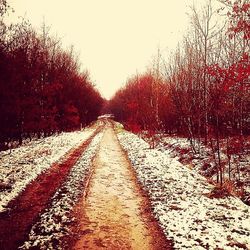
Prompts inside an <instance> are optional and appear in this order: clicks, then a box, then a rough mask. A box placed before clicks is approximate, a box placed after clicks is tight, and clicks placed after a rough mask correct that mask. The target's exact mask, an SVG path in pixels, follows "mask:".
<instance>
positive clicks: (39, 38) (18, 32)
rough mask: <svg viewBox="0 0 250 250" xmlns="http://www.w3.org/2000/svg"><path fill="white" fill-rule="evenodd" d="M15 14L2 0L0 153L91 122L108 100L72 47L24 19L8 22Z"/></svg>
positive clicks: (47, 28) (0, 33)
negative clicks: (64, 45) (104, 98)
mask: <svg viewBox="0 0 250 250" xmlns="http://www.w3.org/2000/svg"><path fill="white" fill-rule="evenodd" d="M11 11H13V10H12V9H11V7H10V6H9V5H8V3H7V1H6V0H1V1H0V76H1V77H0V117H1V122H0V150H3V149H7V148H9V147H13V145H16V144H19V145H21V144H22V141H23V140H24V139H32V138H40V137H44V136H49V135H52V134H54V133H58V132H61V131H72V130H76V129H80V128H82V127H85V126H86V125H88V124H90V122H92V121H93V120H95V119H96V118H97V116H98V115H99V112H100V109H101V107H102V103H103V98H102V97H101V95H100V93H99V92H98V91H97V89H96V88H95V86H94V85H93V83H92V82H91V79H90V77H89V74H88V72H87V71H82V70H81V65H80V62H79V60H78V55H77V53H76V52H75V51H74V49H73V47H70V48H68V49H64V48H63V47H62V44H61V41H60V39H59V38H57V37H56V36H52V35H51V34H50V29H49V27H47V26H46V25H45V24H43V25H41V29H40V30H39V31H36V30H35V29H34V28H33V27H32V26H31V24H30V23H29V21H28V20H25V19H24V18H23V19H22V21H21V22H20V23H18V24H8V22H7V21H6V18H7V16H8V13H9V12H11Z"/></svg>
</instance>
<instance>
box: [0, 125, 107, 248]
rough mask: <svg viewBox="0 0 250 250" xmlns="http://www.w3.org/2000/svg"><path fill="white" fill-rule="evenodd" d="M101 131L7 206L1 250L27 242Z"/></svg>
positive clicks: (0, 224) (0, 225) (1, 220)
mask: <svg viewBox="0 0 250 250" xmlns="http://www.w3.org/2000/svg"><path fill="white" fill-rule="evenodd" d="M102 128H103V126H100V127H98V128H97V129H96V130H95V132H94V133H93V134H92V135H91V136H90V137H89V138H88V139H87V140H86V141H84V142H83V143H82V144H81V145H80V146H78V147H77V148H74V149H72V150H70V152H69V153H67V154H66V155H65V157H64V159H63V160H61V161H60V162H57V163H54V164H52V166H51V168H50V169H48V170H47V171H46V172H45V173H43V174H41V175H39V176H38V177H37V178H36V180H34V181H33V182H32V183H30V184H29V185H28V186H27V187H26V189H25V190H24V191H23V192H22V193H21V194H20V195H19V196H18V197H17V198H16V199H15V200H13V201H12V202H10V204H9V206H8V207H9V212H8V213H4V214H3V213H2V214H0V249H1V250H12V249H13V250H14V249H17V248H18V246H20V245H21V244H22V243H23V242H24V241H25V240H26V239H27V237H28V233H29V231H30V229H31V227H32V225H33V224H34V223H36V221H37V220H38V217H39V215H40V214H41V213H42V212H43V211H44V210H45V208H46V207H47V206H48V205H49V203H50V202H51V197H52V196H53V195H54V194H55V192H56V190H57V189H58V188H59V187H60V186H61V185H62V184H63V183H64V181H65V179H66V177H67V175H68V174H69V171H70V170H71V168H72V166H74V164H75V163H76V162H77V160H78V159H79V158H80V157H81V155H82V154H83V152H84V151H85V150H86V148H87V147H88V145H89V144H90V143H91V141H92V140H93V138H94V137H95V136H96V135H97V134H98V133H99V132H100V131H101V130H102Z"/></svg>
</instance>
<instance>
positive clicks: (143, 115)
mask: <svg viewBox="0 0 250 250" xmlns="http://www.w3.org/2000/svg"><path fill="white" fill-rule="evenodd" d="M221 2H223V5H222V6H223V8H221V9H219V10H218V9H216V10H213V8H212V4H211V1H208V3H207V5H206V6H205V7H204V8H203V9H201V10H200V11H197V9H195V8H193V9H192V14H191V23H192V25H191V28H190V31H189V33H188V34H187V35H186V36H185V37H184V39H183V42H182V43H181V44H180V45H179V47H178V48H177V49H176V51H175V53H173V54H172V55H171V57H170V58H169V60H168V61H167V63H166V61H165V62H164V61H163V60H162V56H161V54H160V53H159V54H158V56H157V58H156V60H155V62H154V66H153V67H152V69H151V70H149V71H148V72H147V73H146V74H142V75H137V76H134V77H132V78H131V79H130V80H128V82H127V84H126V85H125V87H123V88H122V89H120V90H119V91H118V92H117V93H116V94H115V96H114V97H113V99H112V100H111V101H110V103H109V105H110V106H109V107H110V110H111V112H113V113H114V115H115V117H116V118H117V119H118V120H119V121H122V122H124V123H125V124H127V126H128V127H129V128H131V129H132V130H134V131H139V130H148V131H151V132H152V133H153V132H157V131H164V132H167V133H175V134H178V135H184V136H186V137H188V138H189V140H190V142H191V146H192V148H193V150H194V151H195V152H196V153H198V152H199V151H200V146H201V142H203V143H205V144H207V145H210V146H211V148H212V150H213V152H214V155H215V164H216V169H217V181H218V182H220V183H221V184H222V183H223V180H224V170H225V163H224V162H223V161H222V159H221V155H220V154H221V146H222V143H224V142H225V140H226V141H227V147H226V148H227V150H226V154H227V155H228V159H229V165H230V157H231V155H232V154H235V153H237V154H238V153H239V154H241V153H243V152H244V150H246V145H247V138H249V137H247V136H249V134H250V57H249V52H250V4H249V3H248V1H245V0H241V1H235V2H234V3H232V2H231V1H221ZM223 13H227V15H226V17H223ZM229 171H231V170H229ZM228 174H229V178H230V172H229V173H228Z"/></svg>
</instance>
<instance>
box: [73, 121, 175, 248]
mask: <svg viewBox="0 0 250 250" xmlns="http://www.w3.org/2000/svg"><path fill="white" fill-rule="evenodd" d="M86 191H87V192H86V195H85V197H83V198H82V199H81V200H80V202H79V203H78V205H77V207H76V209H75V213H76V217H77V218H78V225H77V229H75V230H76V232H77V237H75V239H74V241H72V242H74V243H72V242H71V246H70V248H71V249H75V250H76V249H140V250H141V249H143V250H146V249H173V248H172V243H171V241H169V240H167V239H166V237H165V236H164V234H163V232H162V230H161V229H160V227H159V225H158V223H157V222H156V220H155V219H154V217H153V216H152V213H151V209H150V204H149V200H148V198H147V195H145V193H143V191H142V189H141V187H140V186H139V184H138V182H137V180H136V177H135V173H134V172H133V170H132V167H131V165H130V162H129V161H128V159H127V157H126V155H125V153H124V151H123V150H122V148H121V146H120V144H119V142H118V139H117V137H116V134H115V132H114V129H113V128H112V125H111V123H110V124H109V125H106V128H105V130H104V135H103V138H102V140H101V142H100V145H99V150H98V152H97V154H96V157H95V158H94V160H93V170H92V175H91V177H90V179H89V186H88V188H87V190H86ZM71 240H72V239H71Z"/></svg>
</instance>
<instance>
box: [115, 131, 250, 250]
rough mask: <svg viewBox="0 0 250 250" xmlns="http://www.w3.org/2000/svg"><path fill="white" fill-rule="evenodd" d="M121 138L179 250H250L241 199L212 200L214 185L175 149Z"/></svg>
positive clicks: (246, 209)
mask: <svg viewBox="0 0 250 250" xmlns="http://www.w3.org/2000/svg"><path fill="white" fill-rule="evenodd" d="M118 138H119V140H120V142H121V144H122V146H123V148H124V149H125V150H126V151H127V153H128V156H129V158H130V160H131V162H132V165H133V167H134V169H135V171H136V173H137V176H138V180H139V181H140V183H141V184H142V186H143V188H144V189H145V190H146V191H147V192H148V194H149V196H150V199H151V204H152V207H153V211H154V214H155V217H156V218H157V219H158V220H159V223H160V225H161V226H162V228H163V230H164V232H165V234H166V235H167V237H170V238H172V239H173V241H174V244H175V248H176V249H216V248H218V249H225V250H227V249H228V250H231V249H250V217H249V214H250V209H249V207H248V206H247V205H245V204H244V203H243V202H242V201H241V200H239V199H238V198H235V197H227V198H224V199H209V198H208V197H207V196H206V194H208V193H210V192H211V190H212V189H213V186H212V185H210V184H208V183H207V181H206V179H205V178H204V177H202V176H201V175H199V174H198V173H197V172H196V171H195V170H194V169H193V170H190V169H189V168H187V167H186V166H184V165H182V164H181V163H180V162H179V161H178V160H177V158H173V157H172V156H171V153H170V151H169V150H164V151H163V150H162V151H161V150H159V149H149V145H148V144H147V143H146V142H145V141H143V140H142V139H139V138H138V137H137V136H136V135H134V134H131V133H128V132H122V133H119V134H118Z"/></svg>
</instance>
